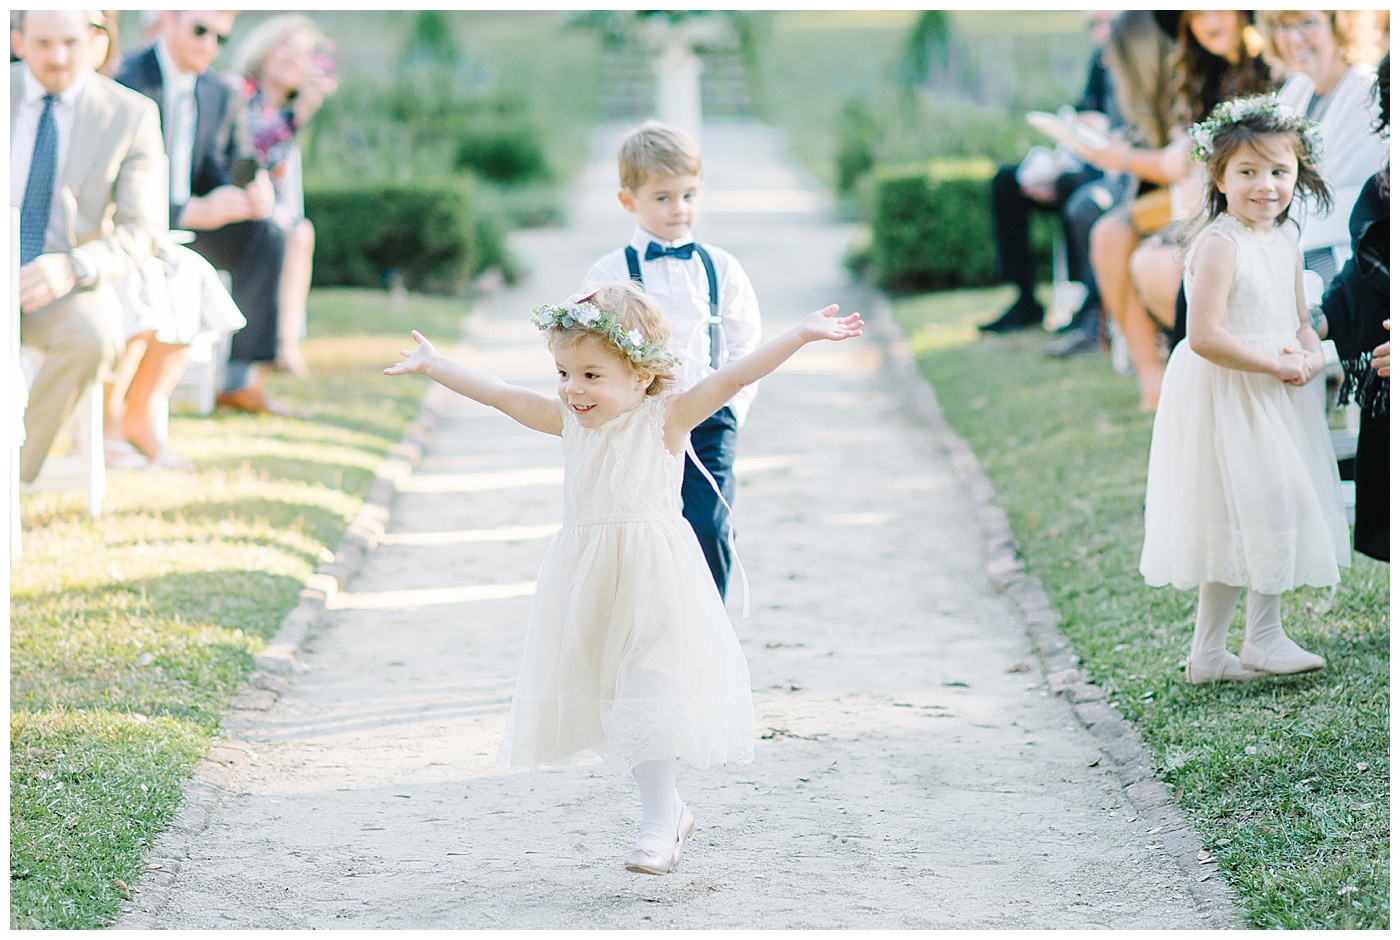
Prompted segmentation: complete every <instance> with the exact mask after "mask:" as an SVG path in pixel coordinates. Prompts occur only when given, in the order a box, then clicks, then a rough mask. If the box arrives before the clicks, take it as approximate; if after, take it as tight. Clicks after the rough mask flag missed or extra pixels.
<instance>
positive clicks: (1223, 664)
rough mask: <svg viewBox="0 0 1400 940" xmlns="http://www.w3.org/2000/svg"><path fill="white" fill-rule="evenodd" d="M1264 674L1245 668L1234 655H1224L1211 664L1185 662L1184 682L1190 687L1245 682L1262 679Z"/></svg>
mask: <svg viewBox="0 0 1400 940" xmlns="http://www.w3.org/2000/svg"><path fill="white" fill-rule="evenodd" d="M1264 675H1265V674H1264V673H1262V672H1258V671H1256V670H1254V669H1249V668H1246V667H1245V666H1244V665H1243V664H1242V663H1241V662H1240V660H1239V658H1238V657H1237V656H1235V654H1234V653H1224V654H1222V655H1221V657H1220V658H1219V659H1217V660H1216V661H1215V662H1213V663H1209V664H1207V663H1193V662H1192V661H1191V660H1189V659H1188V660H1186V681H1187V682H1189V683H1191V684H1192V685H1204V684H1205V683H1207V682H1247V681H1249V680H1250V679H1262V678H1264Z"/></svg>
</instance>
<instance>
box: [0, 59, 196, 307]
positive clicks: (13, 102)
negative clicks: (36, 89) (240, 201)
mask: <svg viewBox="0 0 1400 940" xmlns="http://www.w3.org/2000/svg"><path fill="white" fill-rule="evenodd" d="M25 68H26V66H25V65H24V63H23V62H13V63H11V64H10V135H11V138H12V139H13V136H14V132H15V115H17V114H18V113H19V106H20V101H21V98H22V96H23V94H24V69H25ZM169 175H170V171H169V168H168V166H167V161H166V157H165V144H164V142H163V140H162V139H161V136H160V112H159V111H158V110H157V108H156V104H155V102H154V101H152V100H151V99H149V98H147V97H146V96H145V95H142V94H139V93H137V92H134V91H132V90H131V89H129V88H125V87H123V86H121V85H119V84H117V83H116V82H114V81H112V80H111V79H110V78H107V77H105V76H103V75H98V74H97V73H96V72H92V73H89V74H88V76H87V84H86V86H85V87H84V88H83V93H82V95H81V96H80V97H79V98H78V108H77V114H76V116H75V119H74V121H73V139H72V140H71V141H69V143H68V155H67V157H66V158H65V161H64V165H63V182H62V184H61V188H60V190H59V198H60V199H61V200H62V202H63V210H64V228H65V231H66V232H67V235H68V243H69V245H70V246H72V247H78V246H82V248H83V250H84V251H86V252H87V253H88V255H89V257H91V258H92V260H93V263H94V264H95V265H96V267H97V283H98V284H110V283H112V282H114V281H118V280H121V279H122V278H124V277H126V276H127V275H128V274H131V273H132V272H134V271H136V270H137V269H138V268H139V267H141V265H142V264H143V263H145V261H146V259H148V258H150V257H151V254H152V252H153V251H154V249H155V243H156V239H157V238H159V237H161V236H163V235H164V234H165V233H166V231H167V230H168V229H169V220H170V210H169V206H168V202H169V199H170V183H169Z"/></svg>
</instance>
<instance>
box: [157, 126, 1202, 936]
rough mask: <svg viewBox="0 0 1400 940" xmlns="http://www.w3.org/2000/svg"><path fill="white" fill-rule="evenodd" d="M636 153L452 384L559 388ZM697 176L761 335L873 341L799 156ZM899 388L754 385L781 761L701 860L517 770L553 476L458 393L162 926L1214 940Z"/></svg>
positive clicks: (842, 371)
mask: <svg viewBox="0 0 1400 940" xmlns="http://www.w3.org/2000/svg"><path fill="white" fill-rule="evenodd" d="M613 140H614V138H613V137H612V136H611V135H609V134H606V133H605V134H601V135H600V138H599V149H598V157H597V161H596V162H595V164H594V165H593V166H592V167H591V168H590V169H589V170H588V172H587V173H586V174H585V175H584V177H583V178H582V179H581V181H580V184H579V186H578V188H577V189H576V194H575V199H574V203H573V205H572V207H571V210H572V211H571V219H572V223H571V224H570V225H569V227H568V228H567V229H565V230H560V231H545V232H531V233H526V234H525V235H524V237H522V238H520V240H519V243H518V246H519V248H520V249H521V250H522V251H523V252H524V253H525V255H526V256H527V257H528V258H529V264H530V265H531V267H532V268H533V272H534V273H533V275H532V277H531V278H530V279H529V281H528V282H527V283H526V284H524V285H522V286H521V287H520V288H518V289H514V290H508V291H504V292H501V293H499V294H498V295H496V296H494V297H492V298H491V299H490V300H489V301H487V302H486V303H485V304H484V305H483V306H482V307H481V308H479V309H477V310H474V311H473V312H472V315H471V317H470V318H469V319H468V321H467V335H468V345H467V346H466V347H464V349H463V350H460V351H461V352H463V353H464V354H470V355H471V356H472V358H473V359H474V361H476V362H477V363H479V364H480V365H482V366H484V367H486V368H489V369H492V370H494V371H496V372H498V373H500V374H502V375H504V376H506V377H507V378H509V379H512V380H516V381H520V382H522V383H528V384H533V385H536V386H537V387H540V388H542V389H548V388H550V387H552V377H551V371H550V369H551V366H550V363H549V360H548V358H547V356H546V354H545V353H544V351H543V348H542V346H541V344H540V341H539V339H538V337H537V336H536V334H535V331H534V330H533V329H532V328H530V327H529V326H528V324H527V323H526V321H525V312H526V311H527V310H528V308H529V307H530V306H531V305H533V304H535V303H540V302H544V301H557V300H559V299H560V298H562V297H564V296H565V295H566V294H568V293H569V292H570V291H571V290H572V289H573V288H574V287H576V286H577V282H578V280H579V279H580V278H581V276H582V274H583V272H584V271H585V270H586V269H587V267H588V264H589V263H590V262H591V261H592V260H593V259H594V258H595V257H597V256H598V255H599V254H601V253H602V252H603V251H605V250H607V249H608V248H610V247H613V246H615V245H617V244H620V243H621V242H622V241H623V240H624V239H625V238H626V237H627V235H628V233H629V232H630V217H628V216H626V215H625V214H624V213H623V212H622V211H621V209H620V208H618V207H617V206H616V204H615V202H614V200H613V198H612V192H613V191H614V189H615V182H614V181H613V178H612V172H613V170H612V161H611V153H612V144H613ZM705 144H706V149H707V154H708V161H707V175H708V186H709V188H708V190H707V194H706V202H707V208H706V212H705V215H704V216H703V217H702V222H701V232H700V234H701V235H702V237H704V238H706V239H707V240H712V241H714V242H716V243H718V244H721V245H723V246H724V247H726V248H728V249H729V250H731V251H733V252H734V253H735V254H736V255H737V256H738V257H739V258H740V259H741V260H742V261H743V262H744V264H745V266H746V268H747V269H748V270H749V272H750V273H751V275H752V277H753V280H754V283H755V286H756V287H757V290H758V293H759V298H760V300H761V301H762V303H763V307H764V316H765V323H766V325H767V327H768V329H769V330H770V331H776V330H780V329H783V328H785V327H787V326H789V325H790V324H791V323H792V322H794V321H795V319H796V318H797V317H798V316H800V315H801V314H804V313H806V312H807V311H808V310H811V309H814V308H816V307H820V306H822V305H824V304H825V303H827V302H830V301H832V300H835V301H837V302H840V303H841V304H842V305H843V307H845V308H846V309H847V310H849V309H852V304H853V302H854V301H856V300H858V298H859V294H858V293H857V291H856V289H855V288H852V287H851V286H849V284H848V279H847V277H846V276H845V274H844V272H843V271H842V270H841V267H840V263H839V259H840V253H841V249H842V247H843V245H844V243H845V239H846V237H847V235H848V234H849V233H848V230H847V228H846V227H844V226H842V225H840V224H837V223H835V222H833V221H832V216H831V215H830V213H829V212H828V211H827V210H826V209H825V207H823V206H822V205H821V203H820V200H819V199H818V197H817V196H816V195H815V194H814V193H813V191H812V190H811V189H810V187H808V186H807V185H806V184H805V182H804V181H803V180H802V179H801V177H799V176H798V175H797V174H796V172H795V171H793V170H792V168H791V164H790V163H789V162H788V161H787V158H786V157H785V156H784V155H783V153H782V150H781V147H780V145H779V142H778V140H777V139H776V138H775V137H774V136H773V135H772V134H771V133H769V132H767V131H763V130H761V129H758V128H755V127H752V126H745V125H735V126H721V127H715V128H712V129H710V130H709V132H708V137H707V140H706V141H705ZM407 328H408V324H405V333H406V332H407ZM439 339H443V340H445V339H447V337H440V338H439ZM879 365H880V357H879V350H878V346H877V344H876V343H874V342H873V341H872V342H867V341H864V340H862V341H857V342H853V343H846V344H841V345H840V346H828V347H825V348H813V347H809V348H808V349H807V350H804V351H803V352H802V353H800V354H799V356H798V357H797V358H796V359H795V360H793V361H792V362H791V363H790V364H789V366H788V367H786V368H784V369H783V370H782V371H780V372H779V373H777V374H776V375H774V376H773V377H771V378H770V379H768V380H766V381H765V382H764V384H763V387H762V390H761V391H760V393H759V396H758V400H757V403H756V404H755V406H754V408H753V411H752V414H751V416H750V420H749V423H748V425H747V426H746V427H745V428H744V430H743V432H742V434H741V436H740V460H739V468H738V469H739V480H740V488H739V496H738V500H737V506H736V513H737V523H738V530H739V532H740V534H741V543H740V547H741V552H742V558H743V561H744V564H745V565H746V567H747V569H748V573H749V576H750V579H751V581H752V584H753V608H754V610H753V616H752V618H751V619H749V620H737V621H736V623H737V628H738V632H739V636H740V638H741V640H742V642H743V646H744V650H745V652H746V653H747V655H748V657H749V662H750V665H751V669H752V673H753V681H754V702H755V709H756V719H757V727H758V732H759V735H760V738H761V739H760V740H759V741H758V742H757V757H756V759H755V761H754V762H753V763H752V764H750V765H747V766H743V767H737V768H731V769H720V770H715V771H708V772H703V773H701V772H697V771H693V770H685V769H683V771H682V775H681V787H682V792H683V794H684V795H685V797H686V799H687V800H688V801H689V802H690V804H691V806H692V807H693V808H694V810H695V813H696V816H697V817H698V819H699V822H700V831H699V833H698V834H697V836H696V838H695V840H694V841H693V842H692V843H691V846H690V848H689V849H688V851H687V853H686V857H685V861H684V862H683V863H682V866H681V868H680V870H679V871H677V872H676V873H674V874H672V875H670V876H668V877H665V878H652V877H647V876H641V875H633V874H628V873H626V872H625V871H623V868H622V861H621V860H622V855H623V853H624V852H625V851H626V849H627V847H628V845H629V843H630V840H631V838H632V836H633V834H634V830H635V826H636V823H637V819H638V816H639V808H638V806H637V803H636V799H635V790H634V787H633V784H632V782H631V780H630V778H625V777H622V776H620V775H619V774H617V773H615V772H613V771H611V770H609V769H607V768H605V767H597V768H592V769H583V770H577V771H565V770H560V771H546V772H540V773H533V774H531V773H511V772H508V771H506V770H504V769H502V768H499V767H497V766H496V764H495V762H494V759H495V751H496V744H497V741H498V738H499V735H500V732H501V728H502V726H503V724H504V721H505V715H506V709H507V705H508V702H509V696H510V693H511V688H512V683H513V677H514V674H515V670H516V666H517V663H518V658H519V655H520V650H521V645H522V637H523V631H524V626H525V622H526V615H527V612H528V609H529V604H530V596H529V595H530V591H531V585H532V579H533V577H534V574H535V570H536V566H537V564H538V562H539V559H540V557H541V555H542V553H543V551H544V547H545V544H546V541H547V538H548V536H549V535H550V534H551V533H552V532H553V530H554V528H555V526H556V525H557V523H558V521H559V516H560V494H559V483H560V480H561V477H562V474H561V469H560V467H561V456H560V448H559V442H558V441H557V440H555V439H551V438H548V437H545V436H544V435H539V434H534V433H531V432H529V431H525V430H523V429H521V428H519V427H517V426H515V425H514V424H513V423H512V422H510V421H509V420H508V419H505V418H503V417H501V416H499V415H498V414H496V413H494V412H489V411H488V410H487V409H485V408H482V407H479V406H476V405H474V404H473V403H470V402H466V401H464V400H462V399H453V398H451V397H450V396H448V395H446V394H438V395H434V396H433V397H432V398H431V399H430V403H431V405H432V407H433V408H434V409H435V411H436V423H437V427H438V434H437V437H436V439H435V440H434V442H433V443H432V445H431V446H430V448H429V449H428V451H427V453H426V455H425V458H424V460H423V462H422V464H421V466H420V467H419V468H418V470H417V471H415V473H414V474H413V475H412V476H411V477H410V478H408V479H407V480H406V481H404V482H403V483H402V484H401V485H400V487H399V493H398V495H397V496H396V497H395V500H394V503H393V506H392V516H391V520H390V525H389V531H390V533H391V534H390V536H389V537H387V538H386V539H385V540H384V543H383V544H382V545H381V546H380V547H379V548H378V549H377V550H376V551H375V552H374V553H373V554H371V555H370V557H369V558H368V559H367V560H366V562H365V565H364V567H363V569H362V571H361V573H360V574H359V576H358V577H357V579H356V581H355V582H354V583H353V585H352V586H351V593H349V594H346V595H342V596H341V597H340V598H339V599H338V604H337V609H335V610H333V611H332V612H331V614H330V616H329V618H328V622H327V623H326V624H325V625H323V626H322V627H321V628H320V629H318V630H317V631H316V632H315V634H314V635H313V636H312V637H311V639H310V641H309V642H308V644H307V648H306V649H305V650H304V651H303V652H302V653H301V654H300V660H301V662H302V663H303V664H304V665H305V666H306V667H309V668H308V670H307V671H305V672H303V673H301V674H298V675H296V676H294V677H293V680H292V686H291V689H290V690H289V691H288V692H287V693H286V694H284V695H283V696H282V698H281V700H280V701H279V702H278V703H277V705H276V706H275V707H273V708H272V709H271V710H269V711H267V712H265V713H261V714H256V715H250V714H249V713H244V714H243V715H242V716H237V717H234V718H231V719H230V722H229V725H230V727H229V728H228V730H229V733H230V734H231V735H233V736H236V737H241V738H243V739H244V740H246V741H247V742H250V745H251V747H252V749H253V751H254V752H255V759H254V760H253V761H252V762H251V763H250V764H249V765H248V766H247V767H246V768H245V770H244V771H243V772H242V773H241V774H240V775H239V776H238V778H237V779H236V781H235V783H234V787H233V791H232V793H230V795H229V796H228V797H227V798H226V799H225V800H224V801H223V803H222V804H221V805H220V806H219V807H218V808H217V809H216V811H215V813H214V815H213V819H212V823H211V824H210V826H209V828H208V829H207V830H206V831H205V832H204V834H203V835H202V836H201V837H200V839H199V840H198V841H197V843H196V845H195V848H194V850H193V851H192V852H191V857H190V858H189V859H187V860H183V862H182V868H181V871H180V872H179V875H178V878H177V879H176V882H175V885H174V890H173V894H172V895H171V898H170V901H169V903H168V905H167V906H166V907H165V908H164V909H163V910H161V911H160V912H159V913H158V916H157V919H156V924H157V926H160V927H165V928H218V927H224V928H253V927H267V928H313V927H314V928H319V929H326V928H335V927H347V928H371V927H380V928H517V927H534V928H599V927H607V928H625V927H679V928H743V927H756V926H761V927H767V928H829V927H847V928H854V927H861V928H1045V927H1058V928H1069V927H1109V928H1181V927H1210V926H1220V925H1223V924H1224V923H1225V920H1224V917H1225V912H1223V911H1220V910H1201V909H1200V908H1199V907H1198V905H1197V904H1196V902H1195V901H1194V900H1193V899H1192V898H1193V896H1192V893H1191V890H1190V887H1191V886H1190V884H1189V879H1190V877H1191V876H1190V875H1188V874H1187V873H1185V872H1184V871H1183V870H1182V869H1181V868H1179V867H1178V866H1177V864H1176V863H1175V861H1174V860H1173V859H1172V858H1171V857H1170V856H1169V855H1168V854H1167V853H1166V852H1165V851H1164V850H1162V849H1161V848H1160V846H1159V845H1158V844H1157V837H1156V836H1154V834H1153V831H1152V829H1151V828H1150V821H1148V820H1143V819H1140V818H1138V814H1137V813H1136V812H1135V810H1134V809H1133V807H1132V805H1131V804H1130V803H1129V802H1128V801H1127V800H1126V799H1125V797H1124V792H1123V790H1122V788H1121V785H1120V783H1119V781H1118V779H1117V778H1116V777H1115V776H1114V775H1113V774H1112V773H1111V772H1109V771H1108V770H1106V769H1105V766H1104V764H1099V763H1098V762H1099V758H1100V754H1099V752H1098V749H1097V745H1096V743H1095V741H1094V739H1093V738H1092V737H1091V736H1090V735H1089V733H1088V732H1086V731H1085V730H1084V728H1083V727H1082V726H1081V725H1080V724H1079V723H1078V721H1077V720H1076V719H1075V717H1074V715H1073V713H1072V711H1071V709H1070V707H1069V706H1068V705H1067V704H1066V703H1065V702H1064V701H1063V700H1061V699H1059V698H1055V697H1051V696H1050V695H1049V693H1048V691H1047V688H1046V683H1045V681H1044V679H1043V676H1042V673H1041V669H1040V666H1039V663H1038V662H1037V660H1036V659H1035V658H1034V656H1033V654H1032V650H1031V647H1030V644H1029V642H1028V640H1027V639H1026V636H1025V633H1024V630H1023V626H1022V623H1021V622H1020V620H1019V619H1018V617H1017V615H1016V613H1015V609H1014V608H1013V606H1012V605H1011V603H1010V602H1009V601H1008V599H1007V598H1006V597H1005V596H1004V595H1002V594H999V593H997V591H996V590H995V589H994V588H993V586H992V584H991V582H990V580H989V578H988V575H987V572H986V558H985V557H984V556H983V553H982V545H983V539H982V536H981V534H980V532H979V530H978V528H977V522H976V518H975V515H974V512H973V509H972V507H971V505H970V501H969V500H968V499H967V497H966V494H965V491H964V489H963V487H961V486H960V485H959V483H958V480H957V477H956V475H955V474H954V472H953V469H952V466H951V463H950V461H949V459H948V457H947V455H946V454H945V453H943V452H942V451H941V450H939V449H938V448H937V447H936V446H935V444H934V443H933V441H932V440H931V437H930V435H929V434H928V432H927V430H926V429H925V428H923V427H920V426H918V425H917V424H916V423H915V422H914V421H913V420H912V419H911V418H910V417H909V412H908V409H907V407H906V402H905V401H904V400H903V399H902V397H901V395H900V394H899V392H898V389H897V388H896V387H894V386H892V385H891V384H889V383H888V380H887V379H885V378H882V375H881V374H880V373H879V371H878V369H879ZM385 381H386V382H387V381H391V380H389V379H385ZM730 606H731V609H732V610H733V611H734V613H735V616H736V617H737V607H738V605H737V603H736V602H735V599H733V598H731V605H730ZM1018 664H1022V665H1021V667H1020V668H1021V669H1022V671H1017V669H1018ZM1026 666H1028V667H1029V669H1028V670H1025V669H1024V667H1026ZM1105 763H1106V762H1105Z"/></svg>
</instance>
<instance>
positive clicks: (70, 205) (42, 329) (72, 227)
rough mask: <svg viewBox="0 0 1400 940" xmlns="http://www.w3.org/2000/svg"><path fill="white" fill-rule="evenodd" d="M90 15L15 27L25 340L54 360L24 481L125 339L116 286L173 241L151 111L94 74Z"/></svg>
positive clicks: (48, 15) (15, 200) (37, 399)
mask: <svg viewBox="0 0 1400 940" xmlns="http://www.w3.org/2000/svg"><path fill="white" fill-rule="evenodd" d="M88 13H89V11H86V10H31V11H29V12H27V13H21V14H20V15H19V16H18V17H16V18H15V19H13V20H12V22H14V23H15V29H14V30H13V31H12V32H11V35H10V43H11V50H12V51H13V52H15V53H17V54H18V55H19V56H20V58H21V60H22V61H19V62H15V63H13V64H12V65H11V66H10V171H11V177H10V205H11V207H13V208H15V209H19V210H20V231H19V236H20V238H19V240H20V256H19V260H20V269H19V283H18V284H17V285H11V290H18V292H19V298H20V337H21V338H22V339H23V340H24V342H25V343H28V344H30V345H33V346H36V347H38V348H40V349H42V350H44V364H43V366H42V368H41V369H40V370H39V373H38V375H36V376H35V377H34V382H33V384H32V386H31V387H30V389H29V402H28V405H27V406H26V408H25V412H24V432H25V439H24V447H23V449H22V450H21V451H20V479H22V480H24V481H25V482H30V483H32V482H33V481H34V478H35V477H36V476H38V474H39V470H40V468H41V467H42V466H43V463H44V459H45V458H46V457H47V456H48V453H49V447H50V445H51V444H52V443H53V440H54V437H55V436H57V434H58V430H59V428H60V427H61V426H62V425H63V422H64V421H65V420H67V418H68V415H69V414H71V413H72V411H73V408H74V406H75V405H76V404H77V402H78V400H79V398H80V397H81V396H82V394H83V393H84V392H85V391H86V390H87V389H88V388H89V387H90V386H91V384H92V382H93V381H94V380H95V379H96V378H97V377H98V376H99V374H100V373H101V372H103V371H105V370H106V369H108V368H110V366H111V365H112V363H113V362H114V361H115V359H116V355H117V351H118V350H119V349H120V348H121V344H122V342H123V341H124V339H125V336H124V334H123V331H122V317H121V306H120V302H119V301H118V299H117V297H116V295H115V294H114V293H113V292H112V289H111V287H112V285H113V284H114V283H116V282H117V281H120V280H122V279H123V278H125V277H126V276H128V275H130V274H131V273H132V272H134V271H136V270H137V269H138V268H139V267H140V266H141V265H142V263H144V262H145V261H146V260H147V259H148V258H150V257H151V253H152V251H154V249H155V242H156V239H157V238H158V237H159V236H160V235H162V234H163V233H164V232H165V228H166V214H167V213H166V205H165V189H166V175H165V154H164V153H162V152H161V138H160V123H159V120H158V118H157V116H156V109H155V108H153V107H152V106H151V103H150V102H149V101H147V100H146V99H145V98H142V97H141V96H140V95H137V94H135V93H134V92H132V91H131V90H129V89H126V88H123V87H121V86H120V85H118V84H117V83H116V82H113V81H111V80H110V79H107V78H105V77H103V76H101V75H98V74H97V73H96V72H94V71H93V70H92V64H93V58H94V51H95V40H96V28H95V26H94V24H93V21H92V20H91V19H89V17H88Z"/></svg>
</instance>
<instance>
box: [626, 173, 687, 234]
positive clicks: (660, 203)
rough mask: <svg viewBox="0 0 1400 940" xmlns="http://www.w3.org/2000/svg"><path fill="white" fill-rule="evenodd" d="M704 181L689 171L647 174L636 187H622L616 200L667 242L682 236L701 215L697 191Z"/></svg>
mask: <svg viewBox="0 0 1400 940" xmlns="http://www.w3.org/2000/svg"><path fill="white" fill-rule="evenodd" d="M704 186H705V183H704V181H703V180H701V179H700V177H698V176H693V175H691V174H689V173H686V174H682V175H680V176H660V177H658V176H650V177H647V181H646V182H645V183H643V184H642V185H641V186H639V187H638V188H637V189H635V190H632V189H622V190H620V191H619V192H618V194H617V198H618V201H619V202H621V203H622V207H623V208H624V209H626V210H627V211H628V212H630V213H632V214H633V215H635V216H636V217H637V224H638V225H640V226H641V227H642V228H643V229H644V230H646V231H648V232H650V233H651V234H653V235H655V236H656V237H657V238H661V239H665V240H666V241H675V240H676V239H678V238H684V237H685V236H686V235H688V234H689V233H690V230H691V229H693V228H694V227H695V223H696V221H697V220H699V218H700V190H701V189H703V188H704Z"/></svg>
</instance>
